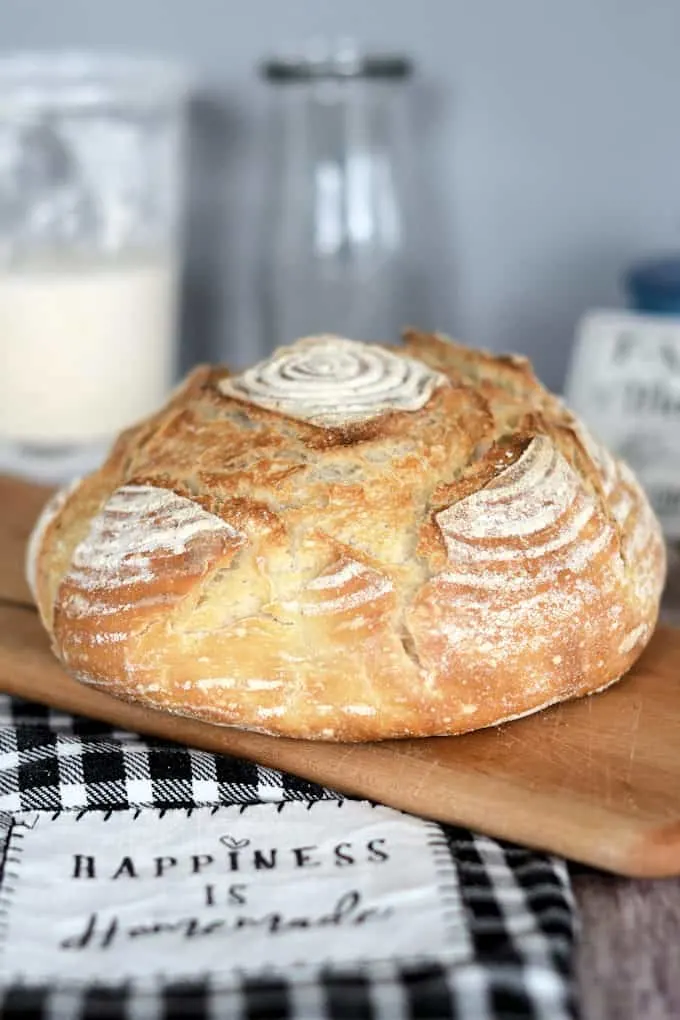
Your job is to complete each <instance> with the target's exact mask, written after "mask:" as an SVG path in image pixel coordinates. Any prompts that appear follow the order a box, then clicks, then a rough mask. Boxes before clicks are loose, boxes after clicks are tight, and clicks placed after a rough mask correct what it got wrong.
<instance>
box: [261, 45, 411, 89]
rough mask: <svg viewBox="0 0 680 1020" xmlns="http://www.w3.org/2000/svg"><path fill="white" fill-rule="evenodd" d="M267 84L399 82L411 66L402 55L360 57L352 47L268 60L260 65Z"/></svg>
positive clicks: (386, 54)
mask: <svg viewBox="0 0 680 1020" xmlns="http://www.w3.org/2000/svg"><path fill="white" fill-rule="evenodd" d="M261 71H262V74H263V76H264V77H265V78H266V79H267V81H272V82H300V81H311V80H314V81H317V80H320V79H335V80H338V79H342V80H344V79H348V78H373V79H379V78H382V79H387V78H389V79H392V80H394V79H399V78H407V77H408V76H409V75H410V74H411V73H412V72H413V63H412V61H411V60H410V58H409V57H407V56H406V55H405V54H401V53H361V52H359V51H358V50H356V49H355V48H353V47H347V48H342V49H338V50H335V51H330V52H329V51H328V50H325V51H317V52H311V51H310V52H308V53H303V54H297V55H285V54H280V55H278V56H273V57H269V58H268V59H266V60H265V61H264V62H263V63H262V65H261Z"/></svg>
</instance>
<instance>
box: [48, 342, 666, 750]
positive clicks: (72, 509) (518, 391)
mask: <svg viewBox="0 0 680 1020" xmlns="http://www.w3.org/2000/svg"><path fill="white" fill-rule="evenodd" d="M405 341H406V342H405V346H404V347H402V348H390V349H389V351H391V352H393V353H392V354H389V355H387V357H388V358H391V359H393V358H394V357H396V358H397V359H398V358H403V357H404V355H406V356H407V357H408V358H409V359H413V361H412V362H410V364H411V366H412V367H413V363H414V362H417V364H419V365H421V368H422V372H421V371H420V370H418V369H417V368H416V369H415V376H414V378H413V379H409V380H408V386H410V387H411V389H407V384H406V383H404V384H403V386H402V391H401V392H400V393H399V400H401V403H399V400H395V399H393V393H392V391H390V393H389V394H388V399H386V401H385V406H384V407H382V406H381V408H380V413H377V412H372V413H370V414H369V413H368V412H367V413H366V415H365V416H364V417H362V413H363V412H361V410H360V411H359V412H355V413H353V416H350V415H348V416H347V419H346V420H343V419H342V418H341V417H338V416H336V418H334V419H333V421H332V424H330V425H329V424H324V425H320V424H318V419H317V422H316V423H315V422H314V421H310V420H305V418H304V416H302V415H301V416H299V417H298V416H295V417H292V416H291V410H290V406H291V405H290V403H287V404H285V413H284V412H282V411H281V410H277V409H275V408H274V407H273V404H272V400H271V399H270V398H269V397H267V400H269V402H270V404H272V406H261V404H258V403H257V402H255V400H254V399H250V398H249V396H248V392H249V391H248V390H247V388H246V390H245V395H244V393H243V392H240V391H239V389H238V380H236V382H235V383H234V384H232V383H231V382H230V383H229V387H226V389H227V392H226V393H225V386H224V385H222V386H221V384H223V383H224V380H225V379H227V377H228V373H227V371H226V370H225V369H219V368H209V367H206V366H202V367H200V368H198V369H196V370H195V371H194V372H193V373H192V375H191V376H190V378H189V379H188V380H187V382H186V383H185V384H184V386H183V387H182V388H181V389H180V390H179V391H178V392H176V393H175V394H174V395H173V398H172V400H171V401H170V402H169V404H168V405H167V407H166V408H164V409H163V410H161V411H160V412H159V413H158V414H157V415H155V416H154V417H153V418H152V419H150V420H149V421H147V422H144V423H142V424H141V425H139V426H137V427H136V428H134V429H131V430H129V431H128V432H127V433H125V434H124V435H123V436H121V438H120V440H119V441H118V443H117V444H116V447H115V448H114V450H113V451H112V453H111V456H110V457H109V459H108V461H107V462H106V464H105V465H104V466H103V467H102V468H101V470H100V471H98V472H97V473H95V474H94V475H92V476H90V477H89V478H87V479H85V480H84V481H83V482H82V483H81V484H80V485H79V486H77V487H76V488H75V490H74V491H72V492H71V493H69V494H68V495H67V496H66V498H65V499H64V500H63V501H62V505H61V506H59V507H57V508H56V510H55V511H54V512H53V513H52V515H51V517H50V519H49V520H47V521H46V522H43V525H42V526H41V530H40V534H39V535H38V536H37V538H36V542H35V543H34V545H35V546H37V550H36V552H37V559H36V570H35V574H36V577H35V586H36V590H37V598H38V602H39V605H40V610H41V615H42V618H43V620H44V622H45V625H46V627H47V628H48V630H49V631H50V633H51V634H52V638H53V642H54V648H55V652H56V654H57V655H58V656H59V657H60V658H61V659H62V661H63V662H64V663H65V665H66V666H67V668H68V669H69V670H71V672H73V673H74V674H75V675H76V676H78V677H80V678H81V679H82V680H84V681H86V682H88V683H93V684H96V685H99V686H102V687H105V688H106V689H107V690H108V691H109V692H111V693H114V694H116V695H117V696H120V697H124V698H129V699H133V700H138V701H142V702H144V703H146V704H150V705H153V706H156V707H160V708H163V709H166V710H169V711H173V712H178V713H182V714H187V715H194V716H197V717H200V718H202V719H206V720H208V721H212V722H216V723H222V724H228V725H236V726H242V727H247V728H252V729H257V730H260V731H262V732H267V733H275V734H281V735H289V736H298V737H310V738H317V739H327V740H371V739H378V738H384V737H398V736H424V735H432V734H445V733H458V732H463V731H465V730H470V729H475V728H478V727H480V726H487V725H490V724H492V723H495V722H498V721H500V720H503V719H506V718H509V717H513V716H516V715H521V714H525V713H527V712H530V711H534V710H536V709H538V708H541V707H543V706H544V705H546V704H549V703H552V702H554V701H557V700H561V699H564V698H570V697H574V696H576V695H581V694H586V693H589V692H592V691H595V690H598V689H599V688H601V687H603V686H605V685H606V684H608V683H610V682H612V681H613V680H615V679H616V678H618V677H619V676H621V675H622V674H623V673H624V672H625V671H626V670H627V669H628V668H629V667H630V665H631V664H632V662H633V661H634V660H635V658H636V657H637V656H638V655H639V653H640V652H641V650H642V648H643V647H644V645H645V643H646V642H647V640H648V638H649V636H650V635H651V632H652V629H653V627H654V624H655V621H656V616H657V612H658V602H659V597H660V593H661V588H662V584H663V577H664V570H665V565H664V552H663V543H662V539H661V535H660V531H659V528H658V525H657V523H656V521H655V518H654V516H653V514H652V512H651V510H650V508H649V505H648V503H647V501H646V499H645V497H644V495H643V493H642V491H641V490H640V488H639V486H638V485H637V483H636V481H635V479H634V478H633V477H632V475H631V473H630V472H629V471H628V469H627V468H625V466H623V465H621V464H620V463H618V462H615V461H614V460H613V458H611V457H610V456H609V454H607V452H606V451H604V450H603V449H602V448H601V447H599V446H598V445H597V444H596V443H594V441H593V440H592V438H591V437H590V436H589V435H588V433H587V432H586V430H585V429H584V428H583V426H582V425H581V424H580V423H579V422H578V421H577V420H576V419H575V418H574V417H573V416H572V415H571V414H570V413H569V411H568V410H567V409H566V408H565V407H564V406H563V405H562V404H561V402H560V401H559V400H557V398H555V397H553V396H552V395H551V394H550V393H548V392H547V391H546V390H545V389H544V388H543V387H542V386H541V385H540V383H539V382H538V381H537V380H536V378H535V376H534V375H533V372H532V370H531V366H530V365H529V363H528V362H526V361H525V359H522V358H515V357H505V358H498V357H494V356H493V355H490V354H486V353H483V352H478V351H472V350H469V349H467V348H464V347H461V346H459V345H456V344H453V343H451V342H450V341H448V340H445V339H443V338H441V337H439V336H435V335H428V334H421V333H417V332H415V331H410V332H409V333H408V334H407V335H406V337H405ZM369 350H373V351H374V350H375V349H374V348H372V349H369ZM385 350H388V349H387V348H385ZM378 360H379V358H378ZM423 366H427V369H425V368H424V367H423ZM388 367H389V370H390V371H396V373H397V375H398V374H399V367H400V363H399V362H398V361H397V362H396V369H395V363H394V361H393V360H392V361H390V362H389V366H388ZM428 372H429V374H428ZM256 384H257V385H259V380H256ZM267 385H269V384H268V383H267ZM276 385H278V382H277V383H276ZM390 385H391V384H390ZM399 385H402V384H401V383H399ZM253 392H254V393H255V394H256V396H257V393H258V392H259V391H257V390H256V389H254V390H253ZM272 392H275V393H276V392H277V391H276V390H273V391H272ZM404 394H405V397H404ZM402 398H403V399H402ZM257 399H260V398H259V397H257ZM277 399H278V398H277ZM362 399H363V398H362ZM286 400H289V398H288V397H286ZM390 401H392V403H391V404H390ZM419 401H424V403H422V406H417V405H418V402H419ZM409 402H410V403H409ZM404 406H406V407H407V408H408V409H403V407H404ZM369 410H370V409H369ZM311 414H312V412H311V411H310V412H309V415H310V416H311ZM313 414H314V415H318V414H319V411H318V408H316V407H315V408H314V410H313Z"/></svg>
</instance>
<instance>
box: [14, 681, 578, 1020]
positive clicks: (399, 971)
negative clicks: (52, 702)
mask: <svg viewBox="0 0 680 1020" xmlns="http://www.w3.org/2000/svg"><path fill="white" fill-rule="evenodd" d="M341 800H342V798H340V796H339V794H337V793H336V792H334V791H332V790H327V789H323V788H321V787H319V786H316V785H314V784H312V783H309V782H305V781H304V780H300V779H297V778H295V777H293V776H290V775H286V774H283V773H280V772H277V771H275V770H272V769H268V768H263V767H261V766H259V765H256V764H253V763H250V762H245V761H241V760H238V759H234V758H230V757H227V756H223V755H222V756H221V755H214V754H209V753H206V752H203V751H194V750H189V749H187V748H185V747H180V746H176V745H172V744H168V743H164V742H160V741H156V740H150V739H142V738H141V737H139V736H137V735H135V734H132V733H125V732H121V731H115V730H113V729H111V728H110V727H107V726H106V725H104V724H102V723H99V722H94V721H91V720H86V719H80V718H76V717H73V716H69V715H65V714H64V713H60V712H55V711H53V710H50V709H46V708H43V707H42V706H38V705H34V704H32V703H29V702H25V701H21V700H19V699H15V698H9V697H5V696H0V817H1V818H2V819H4V820H5V825H6V826H7V825H8V824H10V825H11V820H12V818H14V817H16V816H17V815H19V814H20V813H22V812H37V813H41V812H44V813H46V814H49V815H50V816H51V817H56V816H57V815H58V814H59V813H62V812H72V813H74V814H75V816H76V817H78V816H82V814H83V813H84V812H100V813H101V812H115V811H123V810H128V811H129V810H131V809H132V810H133V811H136V810H139V811H142V810H144V809H156V810H157V811H160V812H161V813H162V812H166V811H167V812H172V811H175V812H177V811H182V812H186V813H187V814H189V815H190V814H191V812H192V811H196V810H200V809H202V808H205V807H206V806H208V807H210V806H212V807H215V808H217V807H218V806H220V805H243V806H244V810H245V806H246V805H257V804H273V803H275V804H285V803H286V802H291V803H292V802H306V803H308V804H309V805H312V804H314V803H316V802H318V801H336V802H340V801H341ZM284 819H285V812H284V813H283V814H282V817H281V822H282V824H285V823H284ZM8 820H9V822H8ZM438 832H439V836H438V838H437V840H436V841H435V843H436V847H435V850H436V853H437V854H438V855H439V857H440V859H441V860H442V861H444V858H445V864H446V867H447V868H449V869H452V873H453V875H454V878H455V881H454V882H452V884H451V887H450V892H449V893H448V895H449V896H450V897H452V898H453V899H455V903H454V904H453V906H454V907H455V910H456V911H457V914H456V916H457V917H458V918H459V921H458V923H459V924H460V925H462V926H464V927H465V929H466V932H465V937H466V940H467V943H468V944H469V947H470V952H469V955H468V957H467V958H466V959H465V960H463V961H462V962H456V963H453V964H451V963H447V962H445V961H442V960H441V959H434V958H433V959H430V958H427V957H423V958H421V957H418V956H414V957H413V958H412V959H407V960H404V959H402V958H400V959H395V960H389V959H388V960H382V961H379V962H370V961H367V962H366V963H365V964H364V963H362V962H361V961H360V962H358V963H353V964H352V965H347V964H333V962H332V961H329V962H328V963H325V964H323V965H322V966H316V967H313V966H310V967H304V966H303V967H291V968H289V969H285V968H283V969H277V970H276V971H269V972H262V973H259V974H258V973H255V974H253V973H248V974H246V973H244V972H242V971H239V970H235V969H232V970H230V969H229V968H228V967H227V968H226V969H225V971H224V973H215V972H214V971H213V972H211V973H210V974H206V975H202V976H200V977H198V978H195V979H191V980H186V979H174V978H172V977H170V976H164V977H157V976H150V977H149V978H148V979H141V980H126V981H123V982H112V983H108V984H107V980H106V974H105V973H102V975H101V980H98V981H96V982H89V983H85V984H83V983H78V984H73V983H69V982H66V981H65V982H61V981H59V980H55V981H52V982H50V983H49V985H29V984H27V983H24V982H22V983H18V982H15V983H9V984H5V985H4V986H3V987H0V1015H1V1016H2V1017H4V1018H5V1020H10V1018H14V1017H22V1018H23V1017H45V1018H50V1020H71V1018H73V1020H89V1018H109V1020H118V1018H120V1020H156V1018H158V1020H160V1018H167V1020H170V1018H184V1017H187V1018H188V1017H196V1018H199V1020H201V1018H203V1017H205V1018H214V1020H228V1018H231V1017H234V1018H239V1020H259V1018H262V1020H275V1018H289V1020H401V1018H404V1020H406V1018H414V1020H418V1018H423V1020H425V1018H427V1020H447V1018H451V1020H455V1018H461V1020H506V1018H507V1020H510V1018H516V1020H521V1018H529V1020H532V1018H536V1020H570V1018H573V1017H574V1016H575V1015H576V1005H575V1000H574V985H573V980H572V972H571V957H572V949H573V941H574V927H575V919H574V908H573V901H572V897H571V890H570V886H569V880H568V877H567V871H566V867H565V865H564V863H563V862H562V861H559V860H557V859H555V858H552V857H550V856H547V855H544V854H539V853H536V852H533V851H529V850H525V849H522V848H519V847H516V846H512V845H510V844H507V843H502V842H498V841H495V840H492V839H489V838H487V837H483V836H479V835H475V834H473V833H470V832H468V831H466V830H463V829H457V828H453V827H450V826H442V827H441V828H440V829H439V830H438ZM5 856H7V854H6V853H5ZM8 866H9V865H7V864H6V863H5V867H4V870H6V869H7V867H8ZM3 881H5V876H4V875H3ZM322 937H323V934H319V938H322Z"/></svg>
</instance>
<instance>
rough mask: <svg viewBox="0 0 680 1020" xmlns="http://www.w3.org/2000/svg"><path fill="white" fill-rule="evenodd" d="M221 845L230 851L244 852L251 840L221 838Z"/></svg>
mask: <svg viewBox="0 0 680 1020" xmlns="http://www.w3.org/2000/svg"><path fill="white" fill-rule="evenodd" d="M220 843H224V845H225V846H227V847H229V849H230V850H243V848H244V846H248V845H249V843H250V840H249V839H234V837H233V836H220Z"/></svg>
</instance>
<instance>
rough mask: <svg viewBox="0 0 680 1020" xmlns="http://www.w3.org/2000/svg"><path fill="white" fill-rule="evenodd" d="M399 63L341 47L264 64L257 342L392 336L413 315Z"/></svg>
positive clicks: (410, 187) (406, 64) (408, 176)
mask: <svg viewBox="0 0 680 1020" xmlns="http://www.w3.org/2000/svg"><path fill="white" fill-rule="evenodd" d="M411 70H412V68H411V63H410V61H409V59H408V58H407V57H404V56H399V55H370V54H363V55H362V54H360V53H358V52H357V51H356V50H355V49H352V48H351V47H350V48H347V47H345V48H342V49H340V50H336V51H334V52H330V53H324V54H317V55H311V56H304V57H299V58H284V57H279V58H273V59H271V60H268V61H267V62H266V63H265V64H264V66H263V73H264V76H265V78H266V80H267V81H268V83H269V85H270V89H271V93H272V95H271V99H272V105H271V108H270V121H269V132H268V145H269V151H268V156H267V179H266V189H265V198H264V202H263V213H264V216H263V229H262V234H261V258H260V277H259V295H258V297H259V305H260V310H261V314H262V319H261V323H262V329H261V333H260V337H261V341H260V347H261V349H260V354H266V353H268V352H269V351H270V350H272V349H273V348H274V347H276V346H278V345H280V344H284V343H290V342H291V341H293V340H295V339H296V338H298V337H301V336H306V335H312V334H318V333H337V334H340V335H342V336H346V337H350V338H353V339H361V340H393V339H396V338H397V337H398V335H399V331H400V330H401V329H402V328H403V327H404V326H405V325H408V324H409V323H411V322H413V321H414V320H415V319H417V318H418V315H419V310H418V309H417V308H415V307H414V302H415V301H416V300H417V298H416V287H417V275H416V270H417V257H416V253H415V246H414V243H413V229H412V227H413V220H414V215H415V210H414V199H415V187H414V184H413V178H412V171H413V166H412V158H413V145H412V144H411V133H410V130H409V116H408V104H407V103H406V101H405V100H406V94H405V85H406V83H407V81H408V80H409V78H410V76H411Z"/></svg>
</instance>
